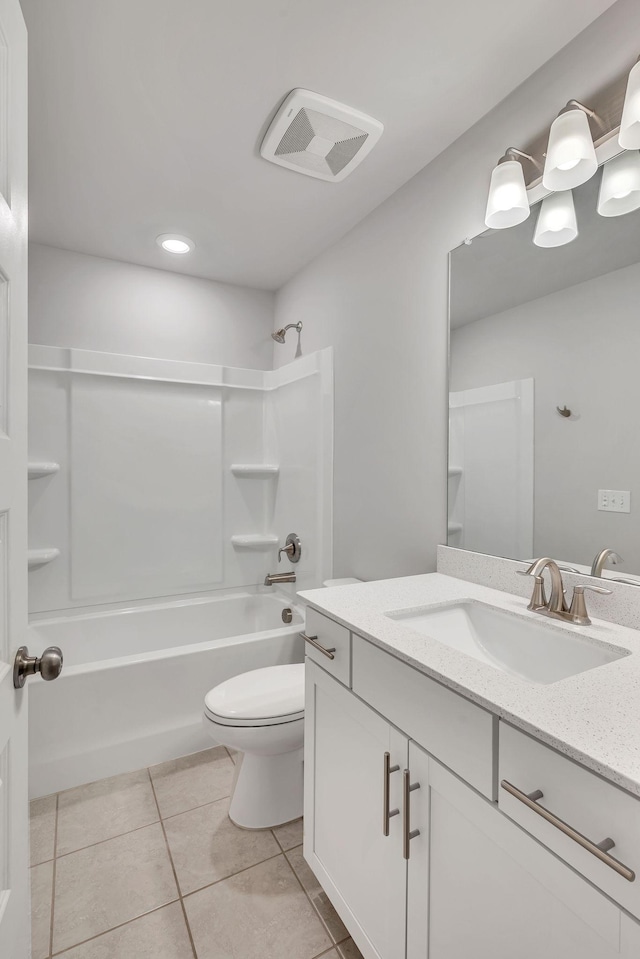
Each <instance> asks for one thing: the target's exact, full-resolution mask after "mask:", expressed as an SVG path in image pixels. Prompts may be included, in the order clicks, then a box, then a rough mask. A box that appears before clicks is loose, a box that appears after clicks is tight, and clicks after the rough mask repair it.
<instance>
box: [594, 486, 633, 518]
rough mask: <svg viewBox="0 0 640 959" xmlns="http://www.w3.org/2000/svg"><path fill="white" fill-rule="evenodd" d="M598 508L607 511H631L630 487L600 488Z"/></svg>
mask: <svg viewBox="0 0 640 959" xmlns="http://www.w3.org/2000/svg"><path fill="white" fill-rule="evenodd" d="M598 509H601V510H604V511H605V512H606V513H630V512H631V493H630V492H629V490H628V489H599V490H598Z"/></svg>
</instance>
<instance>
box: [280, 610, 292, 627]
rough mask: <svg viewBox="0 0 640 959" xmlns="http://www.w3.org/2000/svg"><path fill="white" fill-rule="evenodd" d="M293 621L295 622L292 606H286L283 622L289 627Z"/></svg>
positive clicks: (283, 612) (283, 611)
mask: <svg viewBox="0 0 640 959" xmlns="http://www.w3.org/2000/svg"><path fill="white" fill-rule="evenodd" d="M292 620H293V610H292V609H291V607H290V606H285V608H284V609H283V610H282V622H283V623H286V624H287V626H288V625H289V623H290V622H291V621H292Z"/></svg>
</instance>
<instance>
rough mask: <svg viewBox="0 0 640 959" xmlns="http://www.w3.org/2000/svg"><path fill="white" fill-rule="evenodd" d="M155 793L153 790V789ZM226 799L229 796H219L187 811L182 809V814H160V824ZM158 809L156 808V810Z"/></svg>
mask: <svg viewBox="0 0 640 959" xmlns="http://www.w3.org/2000/svg"><path fill="white" fill-rule="evenodd" d="M154 793H155V788H154ZM226 799H231V795H228V796H219V797H218V799H210V800H209V802H202V803H199V804H198V805H197V806H189V808H188V809H183V810H182V812H172V813H171V815H170V816H163V815H162V814H160V820H159V821H160V822H167V820H169V819H177V818H178V816H186V814H187V813H189V812H193V811H194V810H195V809H204V807H205V806H213V805H214V803H217V802H224V801H225V800H226ZM159 808H160V807H159V806H158V809H159Z"/></svg>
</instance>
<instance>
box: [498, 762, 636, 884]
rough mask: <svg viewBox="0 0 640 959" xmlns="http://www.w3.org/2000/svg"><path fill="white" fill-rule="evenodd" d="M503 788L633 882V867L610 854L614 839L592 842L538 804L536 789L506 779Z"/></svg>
mask: <svg viewBox="0 0 640 959" xmlns="http://www.w3.org/2000/svg"><path fill="white" fill-rule="evenodd" d="M500 786H501V787H502V789H504V790H505V791H506V792H508V793H509V795H510V796H513V797H514V799H517V800H519V802H521V803H524V805H525V806H527V807H528V808H529V809H532V810H533V812H535V813H537V814H538V816H542V818H543V819H545V820H546V821H547V822H548V823H551V825H552V826H555V827H556V829H559V830H560V832H562V833H564V835H565V836H568V837H569V839H573V841H574V842H577V843H578V845H579V846H582V848H583V849H586V850H587V852H590V853H591V855H592V856H595V857H596V859H599V860H600V862H603V863H604V864H605V866H609V868H610V869H613V871H614V872H617V873H618V875H619V876H622V878H623V879H626V880H627V882H633V881H634V880H635V878H636V874H635V872H634V871H633V869H629V867H628V866H625V865H624V864H623V863H621V862H618V860H617V859H614V858H613V856H610V855H609V850H610V849H613V847H614V846H615V843H614V841H613V839H603V840H602V842H592V841H591V840H590V839H587V837H586V836H583V835H582V833H580V832H578V831H577V829H574V828H573V827H572V826H569V825H568V824H567V823H566V822H564V820H562V819H559V818H558V816H554V814H553V813H552V812H549V810H548V809H545V808H544V806H539V805H538V800H539V799H542V798H543V793H542V792H541V791H540V790H539V789H536V791H535V792H532V793H529V794H527V793H523V792H522V790H521V789H518V788H517V787H516V786H512V785H511V783H510V782H507V780H506V779H503V780H502V782H501V783H500Z"/></svg>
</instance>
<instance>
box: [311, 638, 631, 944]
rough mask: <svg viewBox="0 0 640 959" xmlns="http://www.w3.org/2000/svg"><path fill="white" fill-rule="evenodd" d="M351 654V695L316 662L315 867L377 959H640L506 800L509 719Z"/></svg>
mask: <svg viewBox="0 0 640 959" xmlns="http://www.w3.org/2000/svg"><path fill="white" fill-rule="evenodd" d="M336 625H337V624H336ZM342 628H343V629H344V627H342ZM351 648H352V663H351V671H352V682H353V688H352V689H351V690H350V689H348V688H347V687H346V685H343V683H341V682H339V681H338V680H337V679H335V678H334V677H333V676H331V675H329V674H328V673H327V672H326V671H325V670H324V669H323V668H322V666H321V665H319V664H317V663H315V662H312V661H311V660H310V659H307V694H306V695H307V698H306V707H305V708H306V727H305V838H304V854H305V858H306V859H307V861H308V862H309V864H310V865H311V867H312V869H313V871H314V872H315V874H316V875H317V877H318V879H319V881H320V883H321V884H322V886H323V887H324V889H325V891H326V892H327V895H328V896H329V898H330V899H331V901H332V902H333V904H334V906H335V907H336V909H337V911H338V913H339V914H340V916H341V918H342V919H343V921H344V923H345V925H346V926H347V928H348V930H349V932H350V933H351V935H352V937H353V939H354V940H355V942H356V944H357V945H358V947H359V948H360V950H361V952H362V953H363V955H364V956H365V959H405V957H406V959H469V957H470V956H473V957H474V959H514V957H517V959H540V957H541V956H544V957H545V959H574V957H575V959H616V957H618V959H638V957H640V924H638V922H636V921H635V919H633V918H631V917H630V916H628V915H627V914H626V913H624V912H623V911H622V910H621V908H620V906H619V905H618V904H617V903H616V902H614V901H613V900H612V898H609V896H611V895H612V893H611V892H610V890H609V889H608V888H605V887H602V886H601V888H600V889H599V888H597V887H596V885H595V884H593V879H592V876H591V875H589V879H592V882H589V881H587V879H586V878H584V877H583V876H582V875H580V874H579V872H578V871H575V869H573V868H571V866H570V865H567V863H566V862H564V861H562V859H561V858H559V857H558V855H554V853H555V852H557V850H556V848H555V847H554V846H550V845H549V848H547V847H546V846H545V845H544V844H543V843H541V842H540V841H539V839H540V837H539V836H538V837H537V838H534V835H536V833H535V830H533V829H531V830H529V829H527V828H522V825H521V824H519V823H520V822H521V821H520V820H516V821H514V818H515V817H512V816H511V815H510V811H509V812H508V813H507V814H505V812H504V811H502V810H501V808H500V807H499V805H498V803H497V802H496V799H497V798H498V768H497V763H498V722H497V719H496V718H495V717H493V716H492V715H491V714H490V713H487V712H486V711H485V710H483V709H480V707H478V706H476V705H475V704H473V703H471V702H469V701H468V700H465V699H464V698H463V697H460V696H458V695H457V694H456V693H454V692H452V691H451V690H448V689H446V688H445V687H443V686H441V685H440V684H439V683H435V682H434V681H433V680H431V679H429V678H428V677H426V676H424V675H423V674H421V673H419V672H417V671H416V670H414V669H412V668H411V667H410V666H408V665H407V664H406V663H402V662H401V661H400V660H398V659H396V658H395V657H393V656H392V655H391V654H389V653H386V652H385V651H384V650H381V649H379V648H378V647H376V646H374V645H373V644H371V643H369V642H367V641H365V640H363V639H362V638H361V637H359V636H357V635H355V634H351ZM509 735H510V734H509ZM518 735H521V734H518ZM545 748H546V747H545ZM554 755H555V754H554ZM560 759H561V761H566V762H570V760H566V759H565V757H560ZM483 764H484V767H483ZM405 771H406V777H407V778H406V780H405ZM540 774H541V771H540V770H538V769H536V770H535V771H534V772H533V773H532V775H533V776H539V775H540ZM590 775H591V774H590ZM524 778H526V777H524ZM522 779H523V777H522V776H520V780H522ZM470 783H471V784H470ZM403 784H404V786H403ZM605 785H607V784H605ZM409 786H410V787H411V789H410V790H409V789H408V787H409ZM608 786H609V787H610V788H611V789H612V790H613V789H616V787H614V786H611V785H610V784H608ZM625 796H626V798H627V799H628V800H629V801H630V802H631V803H635V799H634V797H629V796H628V795H627V794H625ZM637 808H638V809H640V801H638V807H637ZM396 810H397V812H396ZM387 813H391V815H390V816H388V817H387ZM534 818H537V817H534ZM578 818H579V817H578ZM387 824H388V828H387ZM385 833H388V834H387V835H385ZM531 833H533V834H534V835H531ZM409 837H411V838H409ZM542 838H543V841H544V838H545V837H542ZM547 845H548V844H547ZM551 850H553V851H551ZM624 851H625V852H627V849H626V848H625V850H624ZM407 855H408V858H405V857H406V856H407ZM568 862H570V863H571V865H573V866H575V864H574V862H573V861H572V860H570V859H569V860H568ZM607 871H608V870H607ZM639 882H640V880H639ZM603 889H604V892H603V891H602V890H603ZM605 892H608V893H609V896H607V895H605V894H604V893H605Z"/></svg>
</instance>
